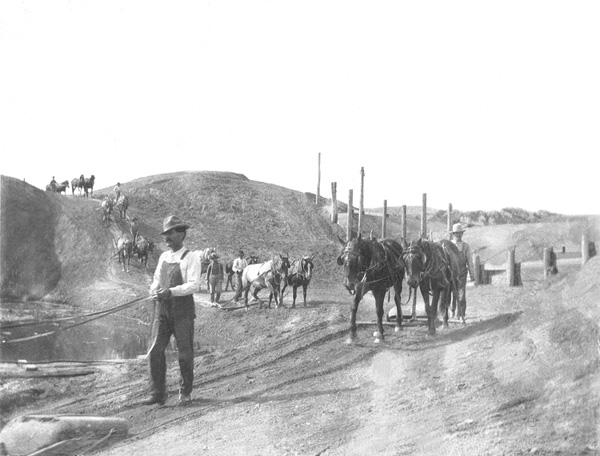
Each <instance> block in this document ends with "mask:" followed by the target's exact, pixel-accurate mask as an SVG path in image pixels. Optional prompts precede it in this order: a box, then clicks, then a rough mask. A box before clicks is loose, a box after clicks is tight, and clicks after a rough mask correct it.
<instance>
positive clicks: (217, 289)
mask: <svg viewBox="0 0 600 456" xmlns="http://www.w3.org/2000/svg"><path fill="white" fill-rule="evenodd" d="M224 275H225V268H224V267H223V265H222V264H221V263H220V262H219V255H217V254H216V252H213V253H212V254H211V256H210V264H209V265H208V269H207V270H206V283H207V285H208V292H209V293H210V302H211V303H217V304H218V303H219V299H221V291H222V289H223V276H224Z"/></svg>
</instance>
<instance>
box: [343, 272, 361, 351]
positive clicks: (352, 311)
mask: <svg viewBox="0 0 600 456" xmlns="http://www.w3.org/2000/svg"><path fill="white" fill-rule="evenodd" d="M361 299H362V283H361V284H357V285H356V287H355V294H354V299H353V300H352V307H351V309H350V334H349V335H348V339H346V343H347V344H352V343H354V341H356V312H357V311H358V304H359V303H360V300H361Z"/></svg>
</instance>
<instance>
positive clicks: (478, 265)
mask: <svg viewBox="0 0 600 456" xmlns="http://www.w3.org/2000/svg"><path fill="white" fill-rule="evenodd" d="M473 267H474V268H475V270H474V271H473V274H475V277H473V282H475V285H480V284H481V258H480V257H479V255H473Z"/></svg>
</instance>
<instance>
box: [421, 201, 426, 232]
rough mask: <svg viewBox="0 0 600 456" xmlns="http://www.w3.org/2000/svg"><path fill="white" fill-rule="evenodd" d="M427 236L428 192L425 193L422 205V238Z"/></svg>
mask: <svg viewBox="0 0 600 456" xmlns="http://www.w3.org/2000/svg"><path fill="white" fill-rule="evenodd" d="M426 237H427V193H423V206H422V207H421V239H425V238H426Z"/></svg>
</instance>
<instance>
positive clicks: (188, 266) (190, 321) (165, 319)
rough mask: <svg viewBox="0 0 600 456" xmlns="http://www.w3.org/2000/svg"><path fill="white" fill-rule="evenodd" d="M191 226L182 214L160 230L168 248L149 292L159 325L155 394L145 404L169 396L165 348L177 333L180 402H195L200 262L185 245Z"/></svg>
mask: <svg viewBox="0 0 600 456" xmlns="http://www.w3.org/2000/svg"><path fill="white" fill-rule="evenodd" d="M189 228H190V226H189V225H188V224H187V223H184V222H183V221H182V220H181V219H180V218H179V217H176V216H169V217H167V218H166V219H165V220H164V222H163V231H162V233H160V234H161V235H162V236H163V237H164V240H165V242H166V244H167V246H168V247H169V250H167V251H165V252H163V253H162V254H161V256H160V258H159V260H158V264H157V265H156V271H155V272H154V279H153V281H152V285H151V286H150V294H151V295H152V296H153V297H154V298H155V305H158V308H157V319H156V321H155V322H154V324H155V325H157V328H156V332H155V339H154V343H153V344H152V347H151V348H150V379H151V384H152V395H151V396H150V397H149V398H148V399H146V400H145V401H143V403H144V404H147V405H149V404H159V405H163V404H164V403H165V400H166V398H167V390H166V374H167V364H166V358H165V349H166V348H167V345H168V344H169V341H170V340H171V336H172V335H175V340H176V341H177V351H178V353H179V370H180V372H181V377H180V380H179V384H180V388H179V405H186V404H189V403H190V402H191V401H192V398H191V393H192V385H193V381H194V318H196V313H195V309H194V297H193V294H194V293H199V292H200V274H201V265H200V259H199V258H198V256H197V255H194V254H192V253H191V252H190V251H189V250H188V249H186V248H184V247H183V240H184V239H185V236H186V234H187V230H188V229H189Z"/></svg>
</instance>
